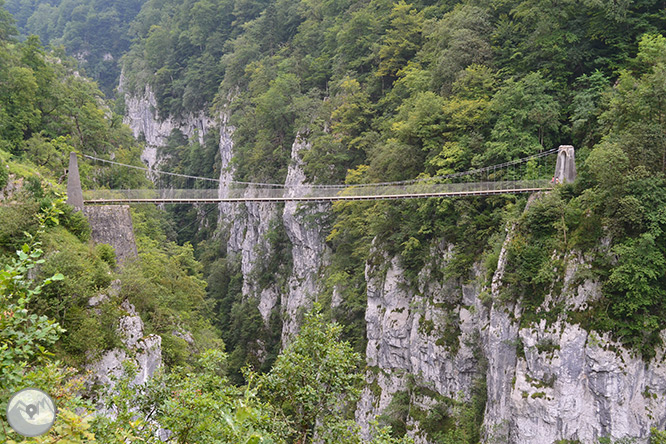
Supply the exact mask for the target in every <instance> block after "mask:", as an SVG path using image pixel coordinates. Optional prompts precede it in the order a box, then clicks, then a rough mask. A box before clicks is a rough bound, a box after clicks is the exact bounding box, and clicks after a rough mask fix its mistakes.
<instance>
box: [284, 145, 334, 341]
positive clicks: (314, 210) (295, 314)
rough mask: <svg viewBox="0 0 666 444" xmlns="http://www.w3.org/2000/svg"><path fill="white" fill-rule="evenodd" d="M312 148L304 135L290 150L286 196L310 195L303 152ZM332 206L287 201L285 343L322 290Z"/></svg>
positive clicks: (285, 218)
mask: <svg viewBox="0 0 666 444" xmlns="http://www.w3.org/2000/svg"><path fill="white" fill-rule="evenodd" d="M307 149H310V144H309V143H308V141H307V139H306V137H305V136H304V135H300V134H299V135H297V136H296V140H295V141H294V144H293V145H292V147H291V163H290V164H289V169H288V171H287V178H286V180H285V186H286V187H287V195H288V196H295V195H299V194H300V195H302V194H307V192H308V191H309V190H310V189H311V185H308V184H307V183H306V177H305V173H304V172H303V165H302V160H301V152H302V151H303V150H307ZM327 211H330V204H316V203H306V204H302V203H297V202H286V203H285V205H284V210H283V212H282V221H283V224H284V228H285V229H286V230H287V236H289V241H290V242H291V245H292V250H291V256H292V264H293V265H292V271H291V274H290V276H289V279H288V281H287V290H286V291H285V292H284V294H283V296H282V341H283V343H286V342H288V341H289V338H291V337H292V336H293V335H294V334H295V333H296V332H297V331H298V328H299V325H300V317H299V314H300V313H302V311H303V310H307V309H308V308H310V307H311V306H312V302H313V301H314V300H315V299H316V298H317V293H318V290H319V287H320V281H319V277H320V276H321V275H322V274H323V271H324V267H325V265H326V263H327V262H328V259H327V256H328V254H327V250H326V244H325V239H326V234H327V233H326V224H325V223H323V217H324V213H325V212H327Z"/></svg>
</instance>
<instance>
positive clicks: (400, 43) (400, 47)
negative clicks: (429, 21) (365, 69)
mask: <svg viewBox="0 0 666 444" xmlns="http://www.w3.org/2000/svg"><path fill="white" fill-rule="evenodd" d="M422 21H423V17H422V16H421V14H420V13H419V12H418V11H417V10H416V9H414V7H413V5H412V4H410V3H405V0H400V1H399V2H398V3H396V4H395V6H394V7H393V10H392V11H391V24H390V28H389V30H388V31H387V32H386V35H384V38H383V39H382V44H381V46H380V47H379V52H378V56H379V65H378V67H377V73H376V74H377V76H379V77H388V78H395V75H396V73H397V72H398V70H399V69H400V68H402V67H403V66H405V65H406V64H407V62H408V61H409V60H410V59H411V58H412V57H413V56H414V54H416V51H417V50H418V48H419V46H420V43H421V23H422Z"/></svg>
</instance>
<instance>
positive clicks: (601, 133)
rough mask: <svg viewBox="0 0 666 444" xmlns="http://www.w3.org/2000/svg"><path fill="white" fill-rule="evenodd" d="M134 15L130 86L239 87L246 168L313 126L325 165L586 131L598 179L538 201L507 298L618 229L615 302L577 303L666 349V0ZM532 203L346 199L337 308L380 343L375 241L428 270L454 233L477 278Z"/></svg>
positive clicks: (540, 145) (207, 90) (334, 277)
mask: <svg viewBox="0 0 666 444" xmlns="http://www.w3.org/2000/svg"><path fill="white" fill-rule="evenodd" d="M212 17H218V18H219V19H218V20H212V19H211V18H212ZM204 18H206V20H204ZM135 24H136V27H137V29H141V30H142V31H141V32H140V33H139V34H138V36H139V39H138V40H137V41H136V43H135V44H134V45H133V47H132V49H131V50H130V52H129V53H128V54H127V56H126V63H127V65H126V66H127V71H128V78H129V83H130V86H131V88H134V89H135V90H137V91H141V90H142V88H143V87H144V86H145V85H146V84H150V85H151V87H152V90H153V91H154V92H155V94H156V97H157V101H158V104H159V113H160V116H161V117H165V116H166V115H185V114H187V113H188V112H193V111H197V110H200V109H202V108H203V109H206V108H212V109H215V110H217V109H218V107H221V106H226V105H229V104H230V107H231V112H232V115H231V123H232V124H233V125H234V127H235V128H236V130H235V133H234V140H235V144H236V145H235V146H236V148H235V149H236V157H235V159H234V162H235V163H234V165H235V167H236V171H237V177H238V178H239V179H241V180H244V179H251V180H260V181H268V182H279V181H282V180H283V179H284V177H285V174H286V169H287V165H288V162H289V158H290V148H291V144H292V143H293V141H294V138H295V136H296V135H297V134H299V133H300V134H302V135H306V136H307V137H308V139H309V140H310V141H311V142H312V144H313V145H312V148H311V150H310V151H309V152H307V153H305V154H304V156H303V159H304V161H305V162H306V164H305V170H306V173H307V175H308V177H309V178H310V180H312V181H314V182H320V183H322V182H323V183H330V182H338V183H340V182H344V181H347V182H349V183H359V182H373V181H385V180H401V179H408V178H414V177H417V176H421V177H428V176H433V175H440V174H446V173H450V172H455V171H463V170H466V169H469V168H473V167H476V166H481V165H489V164H494V163H499V162H503V161H507V160H512V159H516V158H519V157H522V156H525V155H529V154H533V153H536V152H538V151H541V150H544V149H550V148H552V147H555V146H557V145H558V144H561V143H567V144H568V143H571V144H573V145H575V146H576V148H577V159H578V164H579V169H580V173H581V174H580V176H581V178H580V180H579V182H578V183H577V184H576V185H575V186H574V187H567V188H564V189H562V190H560V191H558V192H557V193H556V196H557V197H555V196H551V197H550V198H549V199H547V200H546V201H545V202H543V203H542V204H539V205H537V206H535V208H534V209H533V210H530V212H529V213H528V214H527V215H525V216H524V217H523V219H522V220H524V221H525V224H522V225H521V228H520V229H521V230H523V231H524V236H519V237H518V238H517V240H516V243H515V244H514V245H513V249H512V252H513V254H512V256H511V263H510V267H509V270H510V276H509V278H510V279H515V281H516V285H515V286H514V287H513V288H512V289H511V293H512V294H511V295H508V296H507V301H510V300H516V299H517V298H521V299H522V300H524V302H525V304H526V306H528V307H535V306H537V305H538V304H539V303H540V302H541V301H542V300H543V296H544V294H543V289H544V288H547V289H549V290H550V289H551V287H550V286H544V283H545V282H551V281H549V279H554V280H555V281H558V280H560V278H561V276H557V275H555V274H553V272H552V271H551V272H547V270H546V268H548V267H551V265H552V260H553V259H554V258H552V257H551V256H550V253H548V252H549V251H550V250H549V248H550V247H555V248H557V250H558V252H559V253H558V255H559V258H560V260H563V259H564V257H565V256H564V255H565V254H566V253H567V252H571V251H572V250H576V251H578V252H579V253H581V254H582V253H585V254H587V253H589V252H590V250H595V249H598V248H597V246H598V245H599V243H600V240H601V239H604V238H605V239H608V240H610V243H611V247H610V249H609V250H608V251H603V252H597V253H598V255H599V260H598V261H596V262H595V263H598V266H595V267H594V269H593V270H592V271H590V273H593V275H590V276H588V277H595V276H596V277H597V278H598V279H600V280H601V281H603V282H604V283H605V284H604V287H603V293H604V299H603V301H599V302H598V306H597V307H596V308H595V309H592V310H589V311H587V312H586V313H569V314H568V315H569V317H570V319H571V320H574V321H576V322H581V323H582V324H583V325H585V326H587V327H589V328H597V329H600V330H603V331H609V332H612V333H613V334H614V335H615V337H616V338H618V339H621V340H622V341H623V342H624V343H625V344H627V345H630V346H631V347H633V348H634V349H635V350H638V351H640V352H641V353H643V355H644V356H646V357H649V356H650V355H651V353H652V352H651V350H653V349H654V346H655V344H656V343H658V342H659V338H658V332H659V331H660V330H661V329H663V328H664V327H665V326H666V324H664V321H663V320H664V319H666V318H665V317H664V316H663V313H664V311H663V310H664V309H665V308H664V304H663V302H662V301H663V297H662V295H663V294H664V291H666V281H665V280H664V266H663V264H664V263H665V262H664V260H665V259H664V250H663V248H662V247H661V246H662V245H663V242H662V240H663V239H662V238H661V236H663V235H662V233H661V230H662V228H661V227H662V223H663V222H662V221H660V219H659V217H660V216H659V214H660V213H659V210H658V209H657V208H660V205H661V203H662V201H661V199H662V198H661V197H660V195H661V192H660V189H661V185H660V184H661V181H662V180H663V173H664V154H665V153H666V145H665V143H664V138H663V134H664V132H663V120H664V117H663V116H664V108H663V106H664V105H663V103H664V100H663V97H662V92H663V82H664V73H663V69H664V68H663V66H664V62H663V57H664V55H665V54H666V52H665V51H666V48H664V46H663V38H662V37H661V36H660V35H659V34H658V32H659V31H660V30H663V29H664V25H666V15H665V12H664V9H663V8H662V7H661V4H660V3H659V2H656V1H651V0H646V1H640V2H619V3H618V2H614V3H607V2H595V1H574V0H567V1H565V2H558V3H553V2H544V1H537V0H515V1H514V0H510V1H490V0H487V1H480V2H479V1H474V2H472V1H447V2H437V3H433V2H428V1H415V2H412V3H407V2H405V1H400V2H388V1H382V0H371V1H364V2H360V3H358V2H345V1H296V0H279V1H276V2H271V3H268V2H240V1H238V2H231V1H230V2H217V3H215V2H209V1H206V0H202V1H193V0H192V1H186V2H181V1H175V0H173V1H148V2H146V4H145V5H144V7H143V9H142V12H141V13H140V14H139V16H138V17H137V19H136V22H135ZM201 159H203V157H201ZM201 165H203V164H199V165H198V166H197V165H192V166H191V168H193V170H194V169H196V168H198V169H201ZM524 203H525V201H524V200H523V199H522V198H514V197H497V198H488V199H483V200H464V201H463V200H458V201H456V200H429V201H419V202H402V203H399V204H396V203H395V202H391V203H390V204H387V203H377V204H339V205H336V206H335V210H336V212H337V214H336V217H335V219H334V220H333V221H332V222H331V224H332V225H331V235H330V236H329V238H328V241H329V243H330V245H331V247H332V248H333V250H334V256H333V261H332V262H333V263H332V266H331V267H330V268H329V270H328V276H327V282H328V283H329V288H328V290H327V291H328V293H329V295H330V293H331V292H332V291H333V287H337V289H338V291H342V297H343V304H342V306H340V307H339V308H337V309H336V310H337V311H338V313H336V314H335V315H336V317H337V318H338V319H341V321H342V322H343V323H344V324H345V332H346V338H348V339H349V340H350V341H352V342H353V343H354V344H355V346H356V347H357V350H359V351H362V350H363V348H364V340H363V338H364V320H363V312H364V306H365V288H364V285H365V282H364V275H363V270H364V266H365V262H366V260H367V259H368V258H369V257H370V255H371V250H370V244H371V240H372V239H376V241H375V245H376V247H377V249H378V250H382V251H385V252H388V253H390V254H399V255H400V257H401V259H402V262H403V265H404V266H405V267H406V268H407V271H408V273H409V274H411V276H413V277H415V276H416V274H417V273H418V272H419V270H420V269H421V268H422V267H423V265H424V263H425V261H427V260H428V255H429V252H430V251H431V248H432V247H433V245H434V243H437V242H440V241H441V240H442V239H444V240H446V241H448V242H451V243H453V244H455V245H456V257H455V258H454V261H453V263H452V265H451V266H449V267H448V269H447V271H446V273H448V274H449V275H453V276H458V277H459V278H461V279H463V280H464V279H466V278H467V277H468V273H469V270H470V266H471V264H472V263H473V262H474V261H475V260H476V259H477V258H478V257H479V255H481V254H482V253H483V252H484V251H486V252H490V251H493V250H496V246H497V242H498V237H497V236H494V234H495V233H498V232H500V230H501V229H502V227H504V225H505V222H507V221H508V220H512V219H515V218H516V217H518V215H519V214H520V212H521V211H522V208H523V206H524ZM544 205H545V207H546V209H543V206H544ZM539 212H545V213H547V216H541V215H537V213H539ZM562 214H564V219H562V217H560V216H562ZM398 220H399V221H401V223H400V224H396V223H395V221H398ZM539 224H547V225H548V226H551V227H552V228H550V229H545V228H542V227H541V226H540V225H539ZM532 230H535V231H534V232H533V231H532ZM565 232H566V233H567V234H568V236H566V242H563V241H562V240H563V239H564V235H563V233H565ZM577 233H580V236H578V235H577ZM557 236H560V239H558V238H557ZM517 242H524V245H522V244H518V243H517ZM648 253H649V254H648ZM489 254H491V255H492V253H489ZM613 257H619V258H620V260H619V261H615V260H614V259H613ZM631 258H633V259H631ZM641 261H643V262H641ZM488 262H489V263H492V261H491V260H489V261H488ZM233 270H234V267H233V264H231V265H229V267H228V272H227V275H228V276H231V278H230V281H229V282H233V281H234V279H233V276H234V271H233ZM539 270H542V272H541V273H540V274H538V276H537V275H533V273H538V272H539ZM638 270H640V271H641V272H640V273H636V272H635V271H638ZM234 288H235V289H236V291H238V288H239V287H231V290H229V291H232V292H233V291H234V290H233V289H234ZM557 288H558V284H557V283H555V284H554V286H552V289H553V290H555V291H557ZM535 289H538V291H536V290H535ZM236 294H238V293H236ZM628 295H630V296H629V297H627V296H628ZM216 297H221V298H225V300H228V299H229V298H230V296H229V294H228V292H227V293H225V294H223V295H220V296H216ZM236 298H237V296H236ZM231 299H233V295H232V297H231ZM224 305H225V306H226V310H227V313H228V314H225V315H224V316H231V317H233V313H231V307H232V304H229V303H227V304H224ZM606 307H610V308H609V309H607V308H606ZM222 309H223V310H225V308H224V307H222ZM555 312H556V310H554V311H553V313H555ZM253 334H258V333H257V332H256V331H255V332H254V333H253ZM241 354H243V355H244V354H245V353H241Z"/></svg>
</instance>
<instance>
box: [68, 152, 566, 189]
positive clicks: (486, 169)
mask: <svg viewBox="0 0 666 444" xmlns="http://www.w3.org/2000/svg"><path fill="white" fill-rule="evenodd" d="M557 151H558V149H557V148H554V149H551V150H547V151H541V152H539V153H537V154H533V155H531V156H528V157H523V158H521V159H516V160H512V161H509V162H504V163H500V164H496V165H491V166H487V167H483V168H477V169H474V170H469V171H463V172H459V173H451V174H445V175H439V176H432V177H423V178H417V179H408V180H397V181H391V182H372V183H363V184H349V185H348V184H320V185H318V184H307V186H308V187H310V188H332V189H344V188H349V187H355V188H360V187H376V186H390V185H408V184H416V183H421V182H432V181H435V180H445V179H453V178H457V177H463V176H469V175H473V174H482V173H484V172H485V173H487V174H489V173H490V171H491V170H492V171H493V181H496V173H497V169H498V168H505V167H509V166H514V165H517V164H520V163H524V162H528V161H530V160H533V159H540V158H542V157H545V156H548V155H550V154H553V153H555V152H557ZM80 155H81V156H82V157H85V158H87V159H92V160H95V161H99V162H103V163H109V164H112V165H118V166H123V167H127V168H133V169H136V170H142V171H148V172H150V173H154V174H164V175H168V176H175V177H184V178H187V179H195V180H197V179H201V180H205V181H209V182H216V183H220V184H229V185H231V184H238V185H247V186H249V187H271V188H290V187H289V186H287V185H285V184H283V183H263V182H243V181H238V180H226V181H222V180H220V179H213V178H210V177H200V176H192V175H189V174H180V173H171V172H168V171H162V170H156V169H153V168H146V167H140V166H136V165H128V164H124V163H120V162H115V161H113V160H108V159H102V158H99V157H95V156H90V155H88V154H80Z"/></svg>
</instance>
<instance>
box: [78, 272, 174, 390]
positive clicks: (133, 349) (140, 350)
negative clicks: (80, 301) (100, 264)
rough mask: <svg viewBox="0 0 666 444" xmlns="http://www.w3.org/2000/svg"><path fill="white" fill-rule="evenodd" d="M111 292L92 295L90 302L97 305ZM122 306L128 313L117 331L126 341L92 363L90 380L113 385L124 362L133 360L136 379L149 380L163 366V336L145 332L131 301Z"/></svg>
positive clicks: (119, 323) (113, 289) (116, 283)
mask: <svg viewBox="0 0 666 444" xmlns="http://www.w3.org/2000/svg"><path fill="white" fill-rule="evenodd" d="M119 287H120V283H119V282H118V281H117V282H115V283H114V284H113V285H112V286H111V288H110V292H111V293H114V292H115V293H117V292H118V289H119ZM106 298H107V295H100V296H98V297H96V298H91V299H90V301H89V305H90V307H91V309H95V308H94V307H96V306H97V305H98V304H99V303H100V302H102V301H104V300H105V299H106ZM121 309H122V310H123V311H124V312H125V315H124V316H122V317H121V318H120V319H119V320H118V328H117V329H116V332H117V334H118V336H119V338H120V340H121V341H122V343H123V347H122V348H114V349H112V350H108V351H105V352H104V353H103V354H102V356H101V357H100V358H99V359H97V360H96V361H94V363H93V364H92V365H90V370H91V371H92V377H91V380H90V383H100V384H103V385H110V386H113V381H112V379H111V378H113V377H116V378H117V377H121V376H122V375H123V374H124V369H123V362H126V361H130V362H132V363H134V364H135V365H136V376H135V378H134V383H135V384H137V385H140V384H143V383H145V382H146V381H147V380H148V379H150V378H151V377H152V375H153V374H154V373H155V371H157V369H158V368H160V367H161V366H162V338H161V337H160V336H158V335H155V334H149V335H145V334H144V330H143V321H142V320H141V317H140V316H139V314H138V313H137V311H136V309H135V308H134V306H133V305H132V304H130V303H129V302H128V301H126V300H125V301H123V303H122V305H121Z"/></svg>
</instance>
